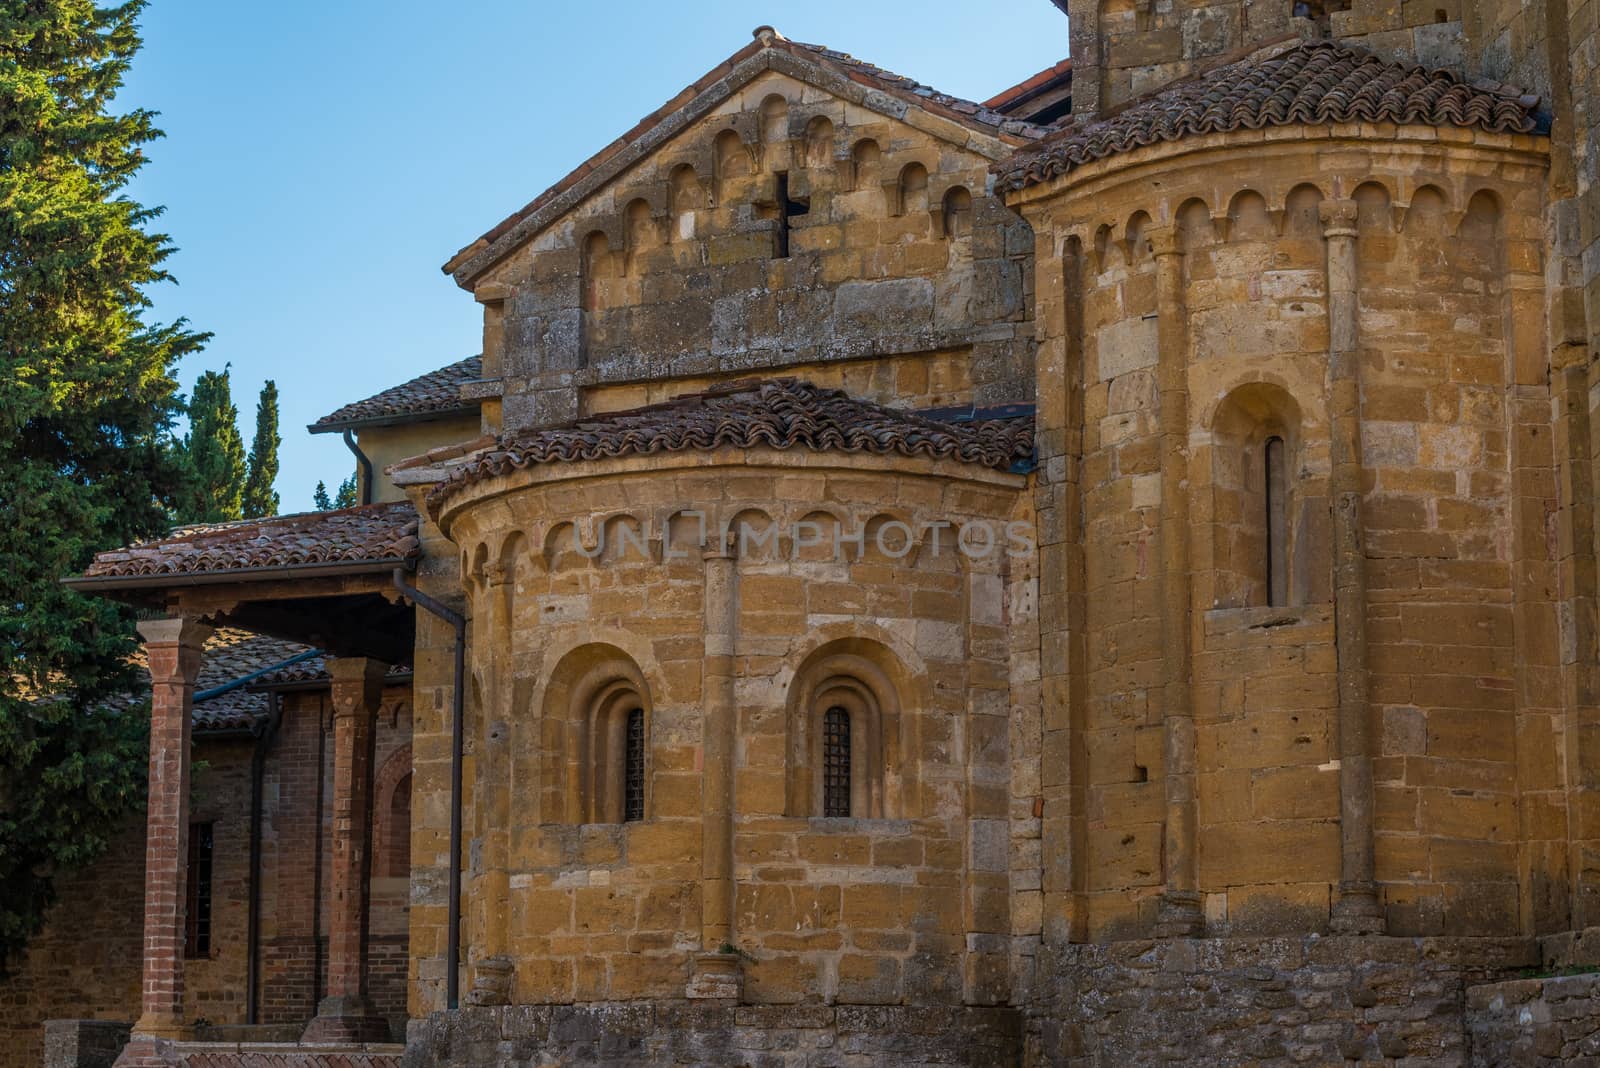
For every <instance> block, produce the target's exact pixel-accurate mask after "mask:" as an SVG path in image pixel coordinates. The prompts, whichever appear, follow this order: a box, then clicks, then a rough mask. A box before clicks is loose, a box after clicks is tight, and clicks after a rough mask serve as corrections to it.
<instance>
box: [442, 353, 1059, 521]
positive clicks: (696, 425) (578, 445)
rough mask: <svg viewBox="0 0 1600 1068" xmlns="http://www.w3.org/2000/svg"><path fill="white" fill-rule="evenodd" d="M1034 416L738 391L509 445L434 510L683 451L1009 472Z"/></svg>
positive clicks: (453, 472) (1028, 454)
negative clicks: (533, 481)
mask: <svg viewBox="0 0 1600 1068" xmlns="http://www.w3.org/2000/svg"><path fill="white" fill-rule="evenodd" d="M1033 448H1034V442H1033V419H1032V416H1031V414H1029V415H1026V416H1016V417H1012V418H1002V419H984V420H974V421H971V422H956V421H941V420H936V419H931V418H927V417H925V416H922V415H919V414H917V413H915V412H908V411H899V410H896V409H892V408H886V407H883V406H881V405H877V404H873V403H870V402H866V401H860V400H856V399H854V398H851V397H849V396H848V395H846V394H844V393H843V392H842V391H839V390H827V389H819V388H817V387H815V386H813V385H811V384H810V383H807V382H801V381H796V380H794V379H776V380H767V381H764V382H757V383H734V384H730V385H729V386H725V387H719V388H718V389H716V390H712V391H708V392H706V393H703V394H691V395H688V396H685V397H680V398H677V399H676V400H673V401H667V402H664V403H661V404H655V405H648V406H645V407H643V408H636V409H630V410H627V411H622V412H613V413H608V414H605V415H600V416H595V417H590V418H585V419H579V420H574V421H572V422H571V423H566V424H562V425H560V426H556V427H549V428H545V429H542V430H535V431H531V432H524V433H523V434H520V435H515V436H511V437H508V438H505V439H501V440H499V441H497V442H494V443H492V444H490V445H489V446H487V447H485V448H484V449H482V450H480V451H478V452H476V453H472V454H469V455H466V456H463V457H460V458H457V459H454V460H452V461H450V462H448V463H447V464H445V465H443V470H442V471H441V472H440V475H441V477H440V480H439V481H438V482H437V483H435V484H434V486H433V488H432V489H431V490H430V491H429V493H428V497H427V503H428V507H429V509H430V511H431V512H432V514H433V515H435V516H436V517H437V516H439V515H441V514H442V512H443V511H444V509H445V507H446V505H447V503H448V502H449V501H450V500H451V498H453V497H455V496H456V495H457V494H459V493H461V492H462V491H463V490H464V489H465V488H466V487H468V486H470V485H472V484H474V483H477V482H480V481H487V480H492V479H498V478H501V477H503V476H506V475H510V474H512V473H514V472H516V471H519V470H529V469H533V468H537V467H542V466H545V465H566V464H574V463H576V464H587V463H596V462H603V461H613V460H627V459H632V458H648V457H651V456H659V455H667V454H676V453H718V452H723V451H726V450H732V451H753V450H773V451H776V452H780V453H781V452H794V453H796V454H809V453H816V454H830V453H831V454H840V455H845V454H851V455H857V456H861V455H875V456H881V457H901V458H906V459H922V460H929V461H934V462H949V463H957V464H969V465H973V466H974V467H977V468H982V469H987V470H990V471H997V472H1005V471H1008V470H1009V469H1011V468H1013V467H1015V466H1016V465H1017V464H1019V463H1022V462H1026V461H1028V460H1031V458H1032V456H1033Z"/></svg>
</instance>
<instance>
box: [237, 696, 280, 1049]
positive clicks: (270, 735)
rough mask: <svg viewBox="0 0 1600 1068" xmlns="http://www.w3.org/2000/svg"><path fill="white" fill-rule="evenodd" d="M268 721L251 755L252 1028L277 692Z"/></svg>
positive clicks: (248, 970)
mask: <svg viewBox="0 0 1600 1068" xmlns="http://www.w3.org/2000/svg"><path fill="white" fill-rule="evenodd" d="M267 702H268V705H267V722H266V723H265V724H264V725H263V726H262V728H261V733H260V734H258V735H257V736H256V746H255V751H254V752H253V753H251V754H250V915H249V919H248V921H247V925H248V931H247V933H246V935H245V965H244V969H245V971H244V983H245V995H244V1003H245V1023H247V1024H250V1025H251V1026H254V1025H255V1024H257V1023H259V1022H260V1021H259V1020H258V1019H257V1018H256V1017H257V1012H258V1009H257V1005H256V1002H257V1001H259V1000H260V996H259V995H260V983H261V979H260V976H259V975H258V974H257V973H258V972H259V971H260V965H261V808H262V804H261V794H262V784H261V780H262V777H263V776H264V775H265V773H266V767H267V750H268V749H270V748H272V741H273V739H274V738H275V737H277V734H278V725H279V724H280V723H282V722H283V699H282V698H281V697H280V696H279V695H278V692H277V691H276V690H272V691H270V692H269V693H268V694H267Z"/></svg>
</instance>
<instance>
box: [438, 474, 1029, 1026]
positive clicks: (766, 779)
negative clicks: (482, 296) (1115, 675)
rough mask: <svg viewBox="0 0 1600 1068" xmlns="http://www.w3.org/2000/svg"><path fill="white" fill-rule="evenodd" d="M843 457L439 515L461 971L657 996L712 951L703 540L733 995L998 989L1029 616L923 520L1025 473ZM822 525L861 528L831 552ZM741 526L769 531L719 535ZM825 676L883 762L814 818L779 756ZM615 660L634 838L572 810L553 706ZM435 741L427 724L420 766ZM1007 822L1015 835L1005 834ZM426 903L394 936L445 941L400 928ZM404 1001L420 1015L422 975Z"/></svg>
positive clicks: (592, 754) (551, 986)
mask: <svg viewBox="0 0 1600 1068" xmlns="http://www.w3.org/2000/svg"><path fill="white" fill-rule="evenodd" d="M860 459H861V463H860V464H859V465H858V466H857V467H855V468H854V469H843V468H840V467H837V466H835V465H834V464H833V463H831V462H827V461H823V460H812V461H810V462H809V463H806V464H804V465H800V464H797V463H795V460H794V458H793V457H787V458H785V459H783V460H782V461H781V463H780V462H775V461H774V458H772V457H751V458H748V459H747V460H745V461H743V462H741V463H740V464H738V465H736V466H732V467H728V468H718V467H712V468H706V467H704V466H703V465H701V464H699V463H697V462H696V460H695V458H694V457H688V458H684V457H675V456H667V457H660V458H649V459H646V460H643V461H639V460H629V461H620V462H617V463H613V464H610V465H609V466H607V465H586V466H585V467H582V468H578V469H576V470H574V469H572V468H568V469H562V470H552V471H549V472H545V471H541V470H540V469H537V468H536V469H531V474H530V475H529V476H526V478H524V477H523V476H512V477H511V478H510V479H508V480H505V481H507V483H508V484H507V485H505V486H498V485H497V486H493V487H492V488H490V489H488V490H482V491H479V490H474V491H473V497H474V499H473V500H472V501H471V502H470V503H468V504H466V505H464V506H460V507H458V506H456V505H454V504H453V505H452V506H451V510H452V514H451V515H450V516H448V517H446V518H445V522H446V523H447V525H448V529H449V531H450V534H451V536H452V538H453V539H456V540H457V541H458V543H459V544H460V545H461V546H462V547H463V549H462V555H463V559H464V561H465V563H464V565H463V566H464V568H465V573H466V574H467V576H468V588H469V589H470V590H471V591H472V605H473V609H472V620H473V623H472V627H473V635H474V636H475V637H478V638H479V639H480V640H478V641H476V642H474V643H473V644H472V656H473V664H474V667H473V673H474V678H475V679H476V680H477V685H478V687H479V688H478V690H477V691H476V692H477V694H478V696H477V697H476V698H475V701H474V703H473V705H472V708H471V714H472V717H473V720H474V725H473V727H472V729H471V734H472V738H473V741H472V753H471V758H470V761H469V767H470V771H469V778H468V788H469V791H470V796H471V797H472V811H471V812H470V813H469V817H468V820H469V824H470V825H471V826H472V827H473V830H472V832H471V833H472V835H473V839H472V841H471V843H470V847H471V856H472V858H473V861H472V867H471V868H470V869H469V871H468V873H467V877H468V879H469V880H470V882H469V886H471V887H473V889H472V891H471V894H470V896H469V898H468V904H469V913H470V926H469V933H468V935H467V938H466V941H467V945H468V946H469V950H470V952H471V953H472V954H473V957H474V958H481V957H492V956H496V955H499V954H504V955H507V956H509V957H510V959H511V960H512V961H513V962H514V964H515V980H514V984H513V988H512V992H511V993H512V998H513V1000H514V1001H515V1002H517V1003H541V1002H584V1001H593V1000H606V999H611V1000H627V999H633V998H641V997H649V998H670V997H678V996H681V995H682V992H683V990H684V986H685V983H686V981H687V979H688V977H689V965H690V961H691V958H692V956H693V954H694V953H695V952H697V951H700V950H702V949H705V950H715V949H717V948H718V947H717V946H702V945H701V939H700V932H701V927H702V916H703V912H704V904H705V900H706V892H707V891H706V889H705V886H706V885H707V884H705V883H704V882H703V879H702V876H703V871H702V859H703V855H702V833H703V827H702V824H703V820H704V819H705V818H707V817H706V813H707V812H708V808H707V802H706V801H705V798H704V797H703V792H702V790H703V782H704V781H705V774H704V773H703V771H702V768H703V766H704V764H705V762H706V760H707V758H706V756H705V752H706V750H705V748H704V747H705V744H706V742H705V737H704V733H703V708H704V707H705V701H706V700H707V699H708V698H707V694H706V689H705V686H706V684H705V682H704V677H703V671H702V665H703V662H704V656H705V652H704V650H705V648H706V640H707V639H706V631H705V629H704V628H705V626H706V623H705V620H706V618H707V617H706V611H707V609H706V603H707V602H706V598H707V593H706V587H705V581H706V580H705V573H706V563H705V561H704V560H703V559H702V555H703V553H704V551H705V549H704V546H705V545H706V544H713V545H714V544H717V543H718V542H719V541H720V539H721V532H723V531H725V530H732V531H733V532H734V539H735V541H734V543H735V545H737V546H738V548H737V552H736V555H735V561H734V573H735V588H736V595H735V596H736V609H735V612H734V617H733V627H734V633H735V634H736V638H735V641H734V645H733V648H734V657H735V662H736V665H737V671H736V677H735V682H734V693H735V699H736V717H737V718H736V724H735V730H734V750H733V760H732V774H733V777H734V778H733V786H734V789H733V799H734V800H733V805H734V808H733V817H732V818H733V858H732V864H733V869H732V870H733V874H734V877H735V880H736V885H737V891H736V893H735V895H734V897H733V900H732V909H733V915H732V929H733V932H732V934H731V936H730V941H731V943H732V945H733V946H735V947H737V949H738V950H739V951H740V954H741V956H742V968H743V973H744V996H745V998H746V1000H748V1001H751V1002H754V1003H787V1002H801V1001H805V1002H828V1003H832V1002H839V1003H843V1004H900V1003H903V1002H911V1003H915V1004H928V1003H950V1004H959V1003H962V1002H967V1003H974V1002H976V1003H992V1002H999V1001H1004V1000H1005V999H1006V998H1007V997H1008V993H1009V989H1010V976H1009V972H1010V967H1011V962H1010V954H1011V943H1010V935H1011V932H1012V917H1011V894H1012V886H1011V881H1010V877H1009V870H1010V868H1011V865H1012V864H1013V853H1012V850H1011V849H1010V847H1009V843H1010V841H1011V837H1012V834H1013V817H1014V816H1016V815H1017V813H1015V812H1014V811H1013V799H1012V797H1011V795H1010V792H1009V789H1008V786H1007V777H1008V774H1009V764H1010V756H1009V744H1010V732H1011V727H1012V706H1011V702H1010V699H1009V689H1008V678H1009V673H1010V664H1011V658H1012V657H1013V655H1015V649H1014V645H1019V646H1022V647H1024V648H1025V647H1026V646H1027V644H1028V640H1027V638H1026V637H1025V635H1026V633H1027V627H1028V625H1029V617H1028V612H1027V610H1026V609H1023V610H1021V611H1019V612H1018V614H1017V616H1016V618H1015V620H1014V622H1015V623H1016V627H1012V626H1009V624H1010V623H1011V622H1013V620H1012V616H1011V606H1010V605H1009V604H1008V597H1009V595H1010V594H1011V592H1012V588H1011V587H1009V586H1008V585H1007V581H1006V576H1005V574H1004V573H1003V571H1002V569H1003V567H1004V566H1005V565H1004V564H1003V562H1002V556H1001V552H1000V547H998V546H997V549H996V551H995V553H994V554H993V555H992V556H991V557H990V558H988V559H985V560H978V561H970V560H966V559H964V558H963V557H962V556H961V555H960V554H959V553H958V552H957V551H956V545H955V542H954V536H955V535H954V529H953V528H951V529H947V530H946V531H945V533H944V535H943V536H944V542H943V544H942V546H941V547H939V548H935V547H933V546H932V545H931V544H929V542H928V539H927V538H926V537H925V536H924V535H923V534H922V531H924V529H925V528H926V527H927V526H928V525H929V524H930V523H931V522H933V521H938V522H942V523H954V524H956V525H957V526H959V524H960V523H962V522H963V521H965V520H967V519H969V518H975V519H981V520H983V521H985V522H987V523H989V524H991V525H998V526H997V529H999V528H1003V524H1004V523H1005V522H1006V521H1008V520H1010V519H1011V518H1012V516H1013V511H1014V509H1015V508H1016V507H1017V498H1018V493H1017V490H1018V489H1020V488H1021V482H1022V480H1021V479H1020V478H1018V477H1016V476H1009V475H987V474H973V473H971V471H970V469H969V470H967V471H966V472H965V473H963V471H962V470H961V469H960V468H959V466H958V465H936V466H937V468H938V469H936V470H928V469H927V465H925V464H924V462H922V461H910V460H900V459H895V460H883V459H878V458H860ZM518 479H522V481H525V482H530V483H531V484H527V485H522V484H515V485H514V484H511V483H514V482H517V480H518ZM698 512H703V513H704V514H705V516H706V519H705V522H706V524H707V530H709V531H710V534H709V538H710V541H709V543H708V542H707V541H706V540H705V538H706V535H704V534H703V533H702V532H701V530H700V529H699V524H698V522H697V521H696V520H695V519H693V518H691V516H692V515H693V514H694V513H698ZM892 520H899V521H902V522H904V523H906V524H907V529H909V530H913V531H916V532H918V534H917V537H918V538H920V539H922V541H921V544H920V546H919V547H917V548H915V549H913V548H912V546H910V545H902V544H901V543H900V542H898V541H896V540H895V537H897V536H898V535H890V536H889V537H888V539H887V541H885V542H884V543H883V544H884V545H887V546H889V551H888V552H887V553H886V552H884V551H882V547H881V546H880V544H879V541H878V537H877V531H878V530H879V528H880V527H881V526H882V525H883V524H885V523H886V522H889V521H892ZM801 523H811V524H816V526H817V528H818V529H821V530H824V531H826V532H827V534H826V542H825V544H821V545H816V546H805V545H800V546H797V545H796V544H795V539H796V531H797V530H798V525H799V524H801ZM835 528H838V529H840V530H841V531H842V532H843V533H845V534H846V535H851V534H858V533H860V534H864V535H865V537H864V540H863V541H862V542H861V543H859V545H858V544H855V543H849V542H846V543H844V544H843V545H842V547H841V549H840V550H839V553H838V555H837V556H836V551H835V546H834V544H833V539H832V531H833V530H834V529H835ZM742 530H743V531H750V532H753V533H754V534H755V535H761V534H762V533H763V532H768V531H770V532H771V533H772V534H774V535H776V537H775V538H774V540H772V541H763V540H761V539H760V538H759V537H755V538H752V539H751V540H750V541H749V542H748V543H741V539H740V537H739V534H740V532H741V531H742ZM575 536H576V538H577V541H576V542H575V541H574V537H575ZM602 536H603V537H604V539H605V541H604V547H603V548H601V542H600V539H601V538H602ZM496 619H504V620H505V621H506V623H505V624H504V625H503V626H496V625H495V624H494V622H493V621H494V620H496ZM1019 632H1020V633H1019ZM836 662H839V663H845V662H847V663H849V664H855V665H863V666H861V667H860V670H861V671H864V672H865V674H863V675H861V676H860V677H861V678H862V679H866V680H868V687H869V688H874V687H875V689H873V692H872V693H871V694H869V695H866V696H865V697H863V700H864V701H866V702H867V705H869V706H871V707H873V708H875V709H876V712H875V713H874V714H875V715H877V716H878V717H879V719H878V720H877V721H876V722H878V723H879V724H880V727H879V731H880V733H879V739H880V740H879V741H877V742H874V743H872V744H871V746H869V747H868V748H865V749H858V750H856V751H855V755H854V756H853V758H852V759H853V760H859V761H862V762H863V765H865V764H866V763H867V762H868V761H874V762H875V771H872V772H868V773H867V774H870V775H871V776H872V778H871V784H870V786H867V787H864V792H862V793H860V794H859V795H858V799H857V802H856V804H857V805H859V806H860V807H859V808H857V809H854V810H853V811H852V814H851V816H850V817H849V818H839V817H831V818H823V817H822V813H821V811H820V810H819V809H818V808H817V807H816V797H818V796H820V794H813V793H812V788H813V787H814V786H815V783H814V782H813V780H812V776H814V775H815V774H817V773H816V771H815V769H814V767H813V760H814V758H813V757H811V756H809V755H807V753H805V752H803V751H801V749H802V748H803V747H804V744H805V742H804V739H805V738H807V737H808V735H807V734H806V731H807V730H814V728H806V727H804V726H803V724H802V719H803V718H804V717H806V716H809V715H810V712H809V711H807V710H801V709H799V708H797V707H796V705H795V702H796V701H797V700H798V698H797V697H796V694H797V693H798V692H801V691H802V690H803V689H804V687H805V686H806V685H815V684H816V683H817V682H818V678H817V677H814V676H815V673H816V672H817V671H819V670H822V668H823V667H826V665H828V664H830V663H836ZM438 666H439V667H443V666H444V665H438ZM829 670H830V671H832V670H840V671H842V670H844V669H842V668H833V669H829ZM597 672H598V673H599V674H596V673H597ZM607 672H612V673H614V674H616V676H617V678H618V679H619V680H621V679H631V680H633V681H631V682H630V683H629V685H630V686H632V687H633V689H632V690H631V691H630V692H631V693H632V694H633V702H634V703H636V704H638V705H639V707H641V708H642V709H643V710H644V711H645V714H646V724H647V725H646V731H647V735H648V756H647V766H648V778H647V785H646V789H645V802H644V804H645V811H644V818H643V819H640V820H634V821H631V822H629V821H622V820H621V819H620V817H619V816H618V815H617V814H616V813H614V812H612V813H608V812H606V811H605V810H604V808H603V806H602V805H600V804H599V803H598V802H596V801H595V800H594V799H593V798H591V797H590V796H589V795H588V792H587V791H588V790H589V789H590V787H589V786H586V785H585V783H586V782H587V781H588V780H589V777H590V776H591V775H593V774H603V771H604V769H603V765H604V763H605V759H604V757H603V756H600V755H598V754H597V753H596V751H595V750H593V749H587V750H586V749H584V748H583V745H584V744H585V743H582V742H581V739H582V737H584V736H585V735H584V730H583V728H582V721H581V717H582V715H583V711H582V708H580V707H578V706H575V705H573V704H571V703H570V702H571V701H572V699H573V695H574V694H576V693H581V692H584V691H583V690H582V686H583V683H582V682H581V680H582V679H584V678H588V677H591V676H592V677H593V678H595V679H598V678H599V677H600V674H606V673H607ZM609 677H610V675H607V678H609ZM823 677H824V678H831V675H826V674H825V675H824V676H823ZM807 680H810V681H809V682H808V681H807ZM430 684H431V683H430V682H428V681H425V682H424V683H423V685H430ZM865 707H866V706H864V707H863V709H862V710H859V711H860V714H862V715H868V712H867V711H866V710H865ZM819 714H820V713H819ZM574 715H577V716H578V717H580V718H579V720H574V719H573V718H572V717H573V716H574ZM445 726H446V725H445V724H444V723H443V722H440V723H439V725H438V729H441V730H442V729H444V727H445ZM863 737H865V736H863ZM438 744H440V743H439V742H438V740H437V739H436V738H435V737H433V736H432V735H431V732H429V731H427V730H425V729H424V728H423V727H422V726H421V721H420V719H419V729H418V741H417V746H418V749H417V751H418V753H419V754H420V753H421V752H423V751H425V750H426V751H433V750H434V749H435V747H436V746H437V745H438ZM595 744H598V743H595ZM797 746H799V747H801V748H797ZM586 754H587V755H586ZM613 756H615V754H613ZM590 762H594V764H595V766H600V771H598V772H596V771H593V770H592V768H591V763H590ZM419 767H420V763H419ZM436 807H437V803H436V802H428V803H425V804H424V805H423V808H422V811H423V812H432V811H435V809H436ZM1024 808H1026V809H1030V810H1031V802H1027V803H1025V804H1024ZM1027 816H1028V817H1030V818H1031V816H1032V813H1031V811H1029V812H1028V813H1027ZM1016 830H1017V833H1018V834H1019V835H1021V836H1022V837H1023V838H1026V837H1027V835H1028V833H1029V831H1028V828H1027V826H1026V822H1025V821H1023V822H1022V823H1021V824H1020V825H1019V826H1018V828H1017V829H1016ZM1024 885H1026V883H1024ZM1032 889H1034V890H1035V891H1036V889H1037V888H1036V886H1034V887H1033V888H1032ZM1036 904H1037V903H1036V902H1035V905H1036ZM1034 912H1035V914H1036V913H1037V908H1035V909H1034ZM425 915H429V914H424V913H422V912H421V910H418V909H414V910H413V944H414V945H415V946H423V945H438V944H439V939H440V938H441V937H442V932H440V931H439V930H438V929H437V928H434V929H432V930H429V931H420V930H419V925H420V924H423V923H427V922H429V921H430V920H431V915H430V916H429V920H425V919H424V916H425ZM422 967H423V968H424V969H427V971H426V972H425V973H424V974H431V968H429V962H428V961H427V960H426V959H424V961H423V962H422ZM420 996H421V1001H422V1004H423V1005H424V1006H429V1007H431V1006H433V1005H436V1004H437V1001H436V999H437V997H438V991H437V987H435V986H433V984H430V983H424V984H422V987H421V994H420Z"/></svg>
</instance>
